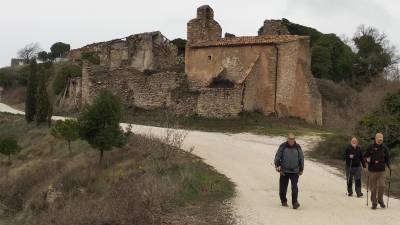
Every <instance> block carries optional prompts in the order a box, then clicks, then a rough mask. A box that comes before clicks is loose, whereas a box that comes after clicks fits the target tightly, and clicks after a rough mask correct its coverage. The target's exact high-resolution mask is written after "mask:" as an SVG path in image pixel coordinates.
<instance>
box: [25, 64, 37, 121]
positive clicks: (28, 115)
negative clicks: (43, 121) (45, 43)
mask: <svg viewBox="0 0 400 225" xmlns="http://www.w3.org/2000/svg"><path fill="white" fill-rule="evenodd" d="M29 67H30V74H29V77H28V87H27V90H26V100H25V119H26V121H27V122H28V123H30V122H32V121H33V120H34V119H35V115H36V92H37V77H36V73H37V69H38V68H37V63H36V60H31V62H30V66H29Z"/></svg>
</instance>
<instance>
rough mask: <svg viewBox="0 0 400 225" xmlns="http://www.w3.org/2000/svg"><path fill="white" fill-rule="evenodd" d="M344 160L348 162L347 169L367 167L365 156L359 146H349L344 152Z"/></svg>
mask: <svg viewBox="0 0 400 225" xmlns="http://www.w3.org/2000/svg"><path fill="white" fill-rule="evenodd" d="M350 155H353V156H354V157H353V159H351V158H350ZM344 159H345V160H346V167H347V168H349V167H350V165H351V167H353V168H354V167H360V166H362V167H364V168H365V167H366V165H365V161H364V156H363V152H362V150H361V148H360V147H359V146H357V147H356V148H354V147H353V146H352V145H349V146H347V148H346V150H345V151H344Z"/></svg>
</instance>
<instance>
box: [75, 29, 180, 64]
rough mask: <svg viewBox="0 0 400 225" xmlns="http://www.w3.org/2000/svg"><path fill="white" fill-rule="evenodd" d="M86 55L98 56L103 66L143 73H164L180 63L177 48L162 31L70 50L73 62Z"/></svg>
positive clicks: (80, 59)
mask: <svg viewBox="0 0 400 225" xmlns="http://www.w3.org/2000/svg"><path fill="white" fill-rule="evenodd" d="M84 53H91V54H94V55H97V56H98V57H99V59H100V65H101V66H105V67H109V68H110V69H116V68H120V67H133V68H136V69H138V70H140V71H144V70H157V71H160V70H167V69H169V68H172V67H175V66H176V65H177V64H178V63H179V57H178V50H177V48H176V46H175V45H174V44H172V43H170V41H169V40H168V39H167V38H166V37H164V36H163V35H162V34H161V33H160V32H158V31H156V32H149V33H142V34H136V35H131V36H128V37H126V38H122V39H115V40H111V41H107V42H100V43H94V44H91V45H87V46H85V47H83V48H80V49H74V50H71V51H70V53H69V55H68V59H69V60H70V61H72V62H76V61H82V57H83V54H84Z"/></svg>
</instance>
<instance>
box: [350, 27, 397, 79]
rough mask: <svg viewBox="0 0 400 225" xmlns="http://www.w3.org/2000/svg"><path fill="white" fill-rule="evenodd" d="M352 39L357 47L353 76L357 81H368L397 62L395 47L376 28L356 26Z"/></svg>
mask: <svg viewBox="0 0 400 225" xmlns="http://www.w3.org/2000/svg"><path fill="white" fill-rule="evenodd" d="M353 41H354V44H355V47H356V49H357V60H356V64H355V76H356V77H357V80H358V81H359V83H365V82H370V80H371V78H373V77H376V76H378V75H379V74H381V73H382V72H384V71H385V69H389V68H391V66H393V65H395V64H397V63H398V62H399V57H398V56H397V53H396V49H395V47H393V46H391V45H390V44H389V41H388V39H387V36H386V35H385V34H384V33H381V32H379V31H378V30H377V29H376V28H373V27H365V26H364V25H362V26H360V27H358V29H357V32H356V33H355V35H354V37H353Z"/></svg>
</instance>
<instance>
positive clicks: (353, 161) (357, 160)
mask: <svg viewBox="0 0 400 225" xmlns="http://www.w3.org/2000/svg"><path fill="white" fill-rule="evenodd" d="M344 159H345V160H346V176H347V194H348V195H349V196H353V178H354V181H355V190H356V194H357V197H358V198H360V197H362V196H363V193H362V192H361V171H362V169H361V166H362V167H364V168H365V167H366V166H365V161H364V158H363V153H362V150H361V148H360V146H358V140H357V138H355V137H353V138H352V139H351V142H350V145H349V146H348V147H347V148H346V150H345V152H344Z"/></svg>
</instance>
